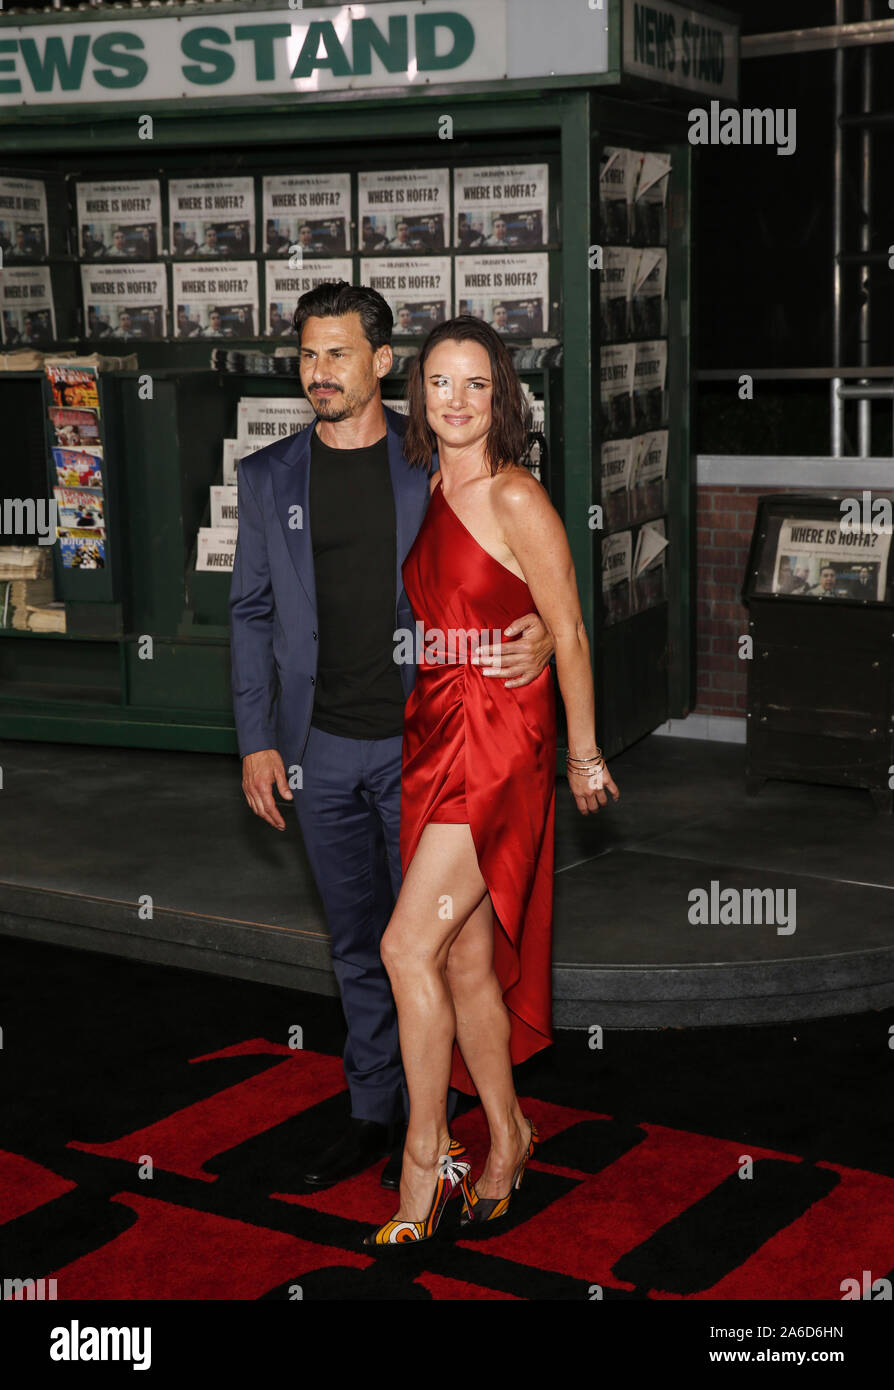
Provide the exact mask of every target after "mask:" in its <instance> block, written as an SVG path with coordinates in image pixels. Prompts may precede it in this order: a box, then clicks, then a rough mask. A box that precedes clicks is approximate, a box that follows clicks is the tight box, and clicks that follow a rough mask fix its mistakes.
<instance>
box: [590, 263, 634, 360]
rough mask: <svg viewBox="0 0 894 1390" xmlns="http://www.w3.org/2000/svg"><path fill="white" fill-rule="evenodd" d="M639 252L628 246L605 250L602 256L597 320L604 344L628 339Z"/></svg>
mask: <svg viewBox="0 0 894 1390" xmlns="http://www.w3.org/2000/svg"><path fill="white" fill-rule="evenodd" d="M638 260H639V252H638V251H635V250H633V248H632V247H629V246H606V247H605V249H604V251H603V256H602V278H601V285H600V294H599V318H600V328H601V332H602V341H603V342H604V343H618V342H623V341H624V340H625V338H629V337H630V293H631V289H632V286H633V280H634V273H635V270H636V266H637V263H638Z"/></svg>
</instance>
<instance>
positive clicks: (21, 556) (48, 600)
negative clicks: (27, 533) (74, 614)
mask: <svg viewBox="0 0 894 1390" xmlns="http://www.w3.org/2000/svg"><path fill="white" fill-rule="evenodd" d="M50 569H51V562H50V553H49V548H48V547H47V546H40V545H7V546H3V547H2V548H0V627H13V628H17V629H18V630H19V631H21V632H64V631H65V605H64V604H63V603H58V602H56V601H54V599H53V580H52V576H51V574H50Z"/></svg>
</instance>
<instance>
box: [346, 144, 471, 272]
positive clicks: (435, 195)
mask: <svg viewBox="0 0 894 1390" xmlns="http://www.w3.org/2000/svg"><path fill="white" fill-rule="evenodd" d="M357 202H358V206H357V216H358V220H359V222H360V248H361V250H362V251H387V252H389V253H390V254H391V255H394V254H395V253H397V254H403V255H413V254H415V253H416V252H419V251H443V250H444V248H445V247H446V246H448V245H449V244H450V243H449V241H448V239H447V237H448V231H449V227H448V223H449V217H450V192H449V170H447V169H385V170H379V171H375V172H373V171H370V170H366V169H361V171H360V173H359V174H358V175H357ZM364 283H365V282H364Z"/></svg>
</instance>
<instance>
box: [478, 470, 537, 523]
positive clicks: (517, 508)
mask: <svg viewBox="0 0 894 1390" xmlns="http://www.w3.org/2000/svg"><path fill="white" fill-rule="evenodd" d="M491 499H492V501H493V505H494V508H495V509H496V510H497V511H498V512H501V513H503V514H504V515H509V514H514V515H518V514H519V513H521V512H529V511H531V510H532V509H534V510H535V511H539V510H540V509H541V508H543V507H549V506H550V500H549V497H548V496H547V493H546V489H545V488H544V487H543V485H542V483H538V481H537V479H536V478H535V477H534V474H533V473H532V472H531V470H530V469H529V468H525V467H524V465H523V464H520V463H515V464H510V465H508V466H507V467H505V468H501V469H500V471H499V472H498V473H495V474H494V476H493V481H492V483H491Z"/></svg>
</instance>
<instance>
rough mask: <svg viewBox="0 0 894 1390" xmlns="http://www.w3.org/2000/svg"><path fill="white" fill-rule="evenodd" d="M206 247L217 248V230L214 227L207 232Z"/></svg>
mask: <svg viewBox="0 0 894 1390" xmlns="http://www.w3.org/2000/svg"><path fill="white" fill-rule="evenodd" d="M205 245H206V246H216V245H217V232H216V230H215V228H214V227H209V228H208V230H207V231H206V233H205Z"/></svg>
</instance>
